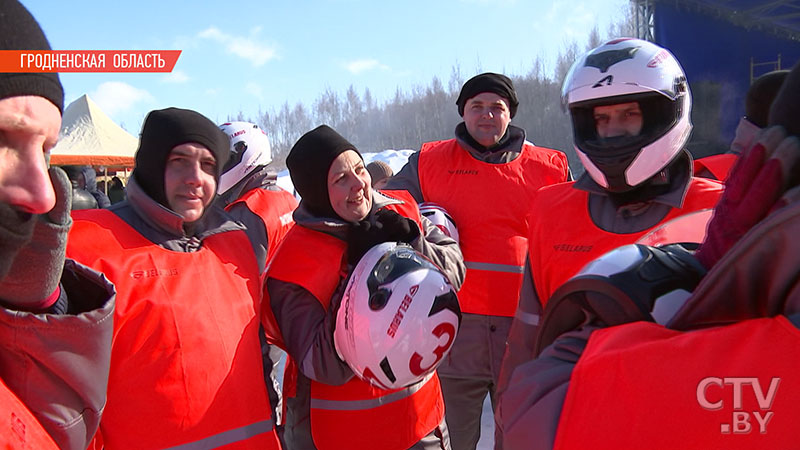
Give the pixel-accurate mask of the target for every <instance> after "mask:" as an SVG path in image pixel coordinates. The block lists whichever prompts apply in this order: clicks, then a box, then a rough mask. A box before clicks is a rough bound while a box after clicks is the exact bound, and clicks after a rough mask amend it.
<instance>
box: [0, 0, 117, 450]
mask: <svg viewBox="0 0 800 450" xmlns="http://www.w3.org/2000/svg"><path fill="white" fill-rule="evenodd" d="M0 50H50V44H49V43H48V42H47V38H46V37H45V35H44V33H43V32H42V29H41V28H40V27H39V24H38V23H37V22H36V20H35V19H34V18H33V16H31V14H30V13H29V12H28V11H27V10H26V9H25V7H24V6H22V5H21V4H20V3H19V2H17V1H16V0H0ZM63 104H64V90H63V88H62V87H61V83H60V81H59V79H58V75H57V74H55V73H52V74H37V73H1V74H0V136H2V138H0V415H2V416H3V417H5V418H7V420H5V421H3V423H2V424H0V447H2V448H37V449H39V448H41V449H56V448H61V449H69V450H79V449H80V450H82V449H85V448H86V447H87V446H88V444H89V442H90V440H91V439H92V436H94V434H95V431H96V430H97V425H98V423H99V421H100V412H101V411H102V408H103V406H104V405H105V391H106V382H107V381H108V366H109V359H110V350H111V331H112V323H111V317H112V316H113V313H114V286H113V285H111V283H109V282H108V281H107V280H106V279H105V278H104V277H103V276H102V275H101V274H99V273H98V272H95V271H94V270H91V269H89V268H88V267H86V266H83V265H80V264H78V263H76V262H75V261H73V260H70V259H66V258H65V248H66V240H67V233H68V231H69V228H70V226H71V224H72V221H71V219H70V206H71V203H72V196H71V193H72V189H71V187H70V183H69V180H68V179H67V176H66V174H65V173H64V172H63V171H62V170H60V169H58V168H49V169H48V162H47V160H48V156H49V152H50V149H51V148H52V147H53V146H54V145H55V143H56V140H57V139H58V132H59V127H60V126H61V109H62V107H63Z"/></svg>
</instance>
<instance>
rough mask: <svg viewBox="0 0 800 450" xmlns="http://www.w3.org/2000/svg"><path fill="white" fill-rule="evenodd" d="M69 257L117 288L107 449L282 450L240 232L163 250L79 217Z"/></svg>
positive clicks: (249, 262)
mask: <svg viewBox="0 0 800 450" xmlns="http://www.w3.org/2000/svg"><path fill="white" fill-rule="evenodd" d="M72 217H73V220H74V224H73V226H72V230H71V232H70V236H69V240H68V245H67V254H68V255H69V257H70V258H73V259H75V260H77V261H80V262H82V263H84V264H86V265H88V266H89V267H92V268H94V269H95V270H98V271H100V272H102V273H104V274H105V275H106V276H107V277H108V278H109V280H110V281H112V282H113V283H114V284H115V285H116V286H117V292H118V293H119V294H118V295H117V305H116V311H115V314H114V337H113V342H112V349H111V368H110V374H109V381H108V403H107V404H106V407H105V410H104V411H103V418H102V421H101V423H100V430H101V433H102V439H103V442H104V444H105V446H106V448H109V449H114V448H130V447H135V448H137V449H149V448H153V449H155V448H167V447H173V446H179V445H180V446H181V448H182V449H193V448H211V447H219V446H223V445H227V447H225V448H232V449H233V448H242V449H244V448H266V449H279V448H280V446H279V444H278V441H277V435H276V434H275V430H274V421H273V418H272V417H271V409H270V405H269V400H268V398H267V391H266V387H265V385H264V373H263V368H262V363H261V346H260V344H259V338H258V325H259V321H258V317H259V310H260V306H259V301H260V295H259V293H260V283H259V275H258V267H257V264H256V261H255V256H254V255H253V253H252V251H243V249H245V250H249V249H251V248H252V247H251V246H250V243H249V241H248V239H247V236H246V235H245V233H244V232H242V231H233V232H225V233H220V234H215V235H212V236H209V237H208V238H206V239H205V240H204V241H203V246H202V247H201V248H200V250H198V251H197V252H191V253H181V252H174V251H170V250H167V249H164V248H161V247H159V246H157V245H155V244H153V243H152V242H150V241H149V240H147V239H146V238H145V237H144V236H142V235H141V234H139V233H138V232H137V231H136V230H135V229H134V228H132V227H131V226H130V225H128V224H127V223H125V222H124V221H123V220H122V219H120V218H119V217H118V216H116V215H115V214H114V213H113V212H111V211H107V210H87V211H75V212H73V216H72Z"/></svg>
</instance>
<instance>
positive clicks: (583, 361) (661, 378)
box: [554, 316, 800, 449]
mask: <svg viewBox="0 0 800 450" xmlns="http://www.w3.org/2000/svg"><path fill="white" fill-rule="evenodd" d="M798 373H800V331H798V329H797V328H796V327H794V326H793V325H792V324H791V322H789V321H788V320H787V319H786V317H784V316H777V317H775V318H771V319H752V320H746V321H743V322H739V323H736V324H733V325H728V326H723V327H714V328H707V329H703V330H698V331H690V332H679V331H675V330H669V329H666V328H663V327H661V326H659V325H656V324H653V323H645V322H635V323H629V324H626V325H621V326H618V327H612V328H607V329H603V330H599V331H596V332H594V333H593V334H592V335H591V337H590V339H589V342H588V344H587V346H586V350H585V351H584V352H583V355H582V356H581V358H580V360H578V364H577V365H576V366H575V369H574V371H573V372H572V377H571V378H570V382H569V390H568V391H567V396H566V399H565V400H564V407H563V409H562V412H561V418H560V421H559V425H558V432H557V435H556V440H555V445H554V448H555V449H582V448H586V446H587V445H589V444H588V443H591V447H593V448H609V449H611V448H613V449H621V448H648V449H676V448H696V449H710V448H724V449H754V448H763V449H767V448H769V449H779V448H780V449H788V448H797V447H798V444H797V432H796V428H797V421H798V419H800V383H798V382H797V374H798Z"/></svg>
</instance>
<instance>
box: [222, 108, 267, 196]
mask: <svg viewBox="0 0 800 450" xmlns="http://www.w3.org/2000/svg"><path fill="white" fill-rule="evenodd" d="M219 128H220V130H222V132H223V133H225V134H227V135H228V139H230V141H231V153H230V157H229V158H228V162H227V163H226V164H225V167H223V168H222V175H220V177H219V186H218V187H217V192H218V193H220V194H222V193H224V192H225V191H227V190H228V189H230V188H232V187H233V186H234V185H235V184H236V183H238V182H239V181H241V180H242V179H243V178H244V177H246V176H247V175H248V174H249V173H250V172H252V171H253V169H255V168H256V167H258V166H266V165H267V164H269V163H271V162H272V148H271V146H270V144H269V138H268V137H267V134H266V133H264V130H262V129H261V128H259V126H258V125H256V124H254V123H250V122H229V123H223V124H222V125H220V126H219Z"/></svg>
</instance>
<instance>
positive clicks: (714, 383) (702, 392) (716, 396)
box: [697, 377, 781, 434]
mask: <svg viewBox="0 0 800 450" xmlns="http://www.w3.org/2000/svg"><path fill="white" fill-rule="evenodd" d="M780 383H781V379H780V378H778V377H774V378H772V379H771V380H770V383H769V387H768V388H767V392H766V393H765V392H764V390H763V389H762V387H761V382H760V381H759V380H758V378H755V377H725V378H719V377H706V378H703V379H702V380H700V383H698V384H697V403H698V404H699V405H700V406H701V407H702V408H703V409H705V410H707V411H719V410H721V409H722V408H723V407H724V406H725V405H728V408H726V411H727V410H730V406H733V411H732V416H731V421H730V423H728V422H727V421H726V422H724V423H722V424H720V432H721V433H722V434H731V433H733V434H749V433H750V432H751V431H752V430H753V423H751V421H750V419H751V418H752V419H755V423H756V424H758V430H759V432H760V433H761V434H766V433H767V425H768V424H769V421H770V420H772V417H773V415H774V414H775V413H774V412H773V411H770V409H772V403H773V402H774V401H775V394H776V393H777V392H778V385H780ZM745 386H749V387H750V388H749V389H745ZM753 398H755V402H756V403H755V404H753V402H752V399H753ZM729 402H730V403H729ZM745 404H747V405H748V407H745ZM756 405H757V406H758V409H757V410H756V409H753V410H750V408H752V407H754V406H756Z"/></svg>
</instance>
